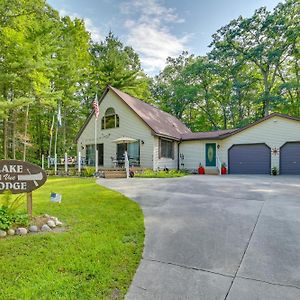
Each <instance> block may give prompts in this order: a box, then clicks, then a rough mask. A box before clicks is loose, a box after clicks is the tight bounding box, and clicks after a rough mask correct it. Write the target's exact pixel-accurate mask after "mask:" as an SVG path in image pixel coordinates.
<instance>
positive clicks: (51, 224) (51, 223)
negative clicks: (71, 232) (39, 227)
mask: <svg viewBox="0 0 300 300" xmlns="http://www.w3.org/2000/svg"><path fill="white" fill-rule="evenodd" d="M47 225H48V226H49V227H50V228H54V227H55V222H54V221H53V220H49V221H48V222H47Z"/></svg>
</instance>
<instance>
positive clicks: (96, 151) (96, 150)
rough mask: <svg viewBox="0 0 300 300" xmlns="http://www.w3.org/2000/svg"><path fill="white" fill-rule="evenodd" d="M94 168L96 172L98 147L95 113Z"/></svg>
mask: <svg viewBox="0 0 300 300" xmlns="http://www.w3.org/2000/svg"><path fill="white" fill-rule="evenodd" d="M95 170H96V173H97V172H98V149H97V118H96V114H95Z"/></svg>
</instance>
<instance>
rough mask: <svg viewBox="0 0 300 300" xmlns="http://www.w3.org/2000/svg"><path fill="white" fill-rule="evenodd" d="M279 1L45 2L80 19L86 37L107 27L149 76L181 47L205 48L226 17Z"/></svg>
mask: <svg viewBox="0 0 300 300" xmlns="http://www.w3.org/2000/svg"><path fill="white" fill-rule="evenodd" d="M279 2H280V0H207V1H205V0H48V3H49V4H50V5H51V6H52V7H53V8H55V9H57V10H58V11H59V12H60V13H61V15H69V16H71V17H79V18H83V19H84V20H85V22H86V27H87V29H88V30H89V31H90V32H91V36H92V39H93V40H95V41H98V42H99V41H101V40H103V39H104V37H105V36H106V35H107V33H108V32H109V30H112V31H113V32H114V34H115V35H116V36H118V38H119V39H120V40H121V41H122V42H123V43H124V44H126V45H130V46H132V47H133V48H134V49H135V50H136V51H137V52H138V53H139V55H140V58H141V61H142V66H143V68H144V70H145V71H146V73H148V74H149V75H154V74H157V73H158V72H159V71H160V70H162V69H163V67H164V65H165V61H166V58H167V57H168V56H172V57H174V56H178V55H179V54H180V53H181V52H182V51H183V50H188V51H189V52H190V53H194V54H196V55H203V54H205V53H207V52H208V51H209V48H208V45H209V44H210V42H211V35H212V34H213V33H215V32H216V30H217V29H219V28H220V27H221V26H224V25H226V24H227V23H228V22H229V21H230V20H232V19H235V18H237V17H239V16H240V15H242V16H243V17H248V16H251V15H252V14H253V12H254V10H255V9H257V8H259V7H261V6H266V7H267V8H268V9H269V10H272V9H273V8H274V7H275V6H276V5H277V4H278V3H279Z"/></svg>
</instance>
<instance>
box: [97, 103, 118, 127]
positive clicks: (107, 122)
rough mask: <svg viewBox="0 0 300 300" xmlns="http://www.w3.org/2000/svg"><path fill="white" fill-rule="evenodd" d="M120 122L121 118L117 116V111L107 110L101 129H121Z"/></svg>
mask: <svg viewBox="0 0 300 300" xmlns="http://www.w3.org/2000/svg"><path fill="white" fill-rule="evenodd" d="M119 125H120V120H119V116H118V115H117V114H116V112H115V110H114V109H113V108H112V107H110V108H108V109H107V110H106V112H105V114H104V117H103V118H102V122H101V128H102V129H109V128H116V127H119Z"/></svg>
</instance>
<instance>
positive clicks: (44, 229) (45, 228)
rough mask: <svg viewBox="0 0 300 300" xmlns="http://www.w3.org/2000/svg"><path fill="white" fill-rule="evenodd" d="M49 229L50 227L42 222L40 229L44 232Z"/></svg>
mask: <svg viewBox="0 0 300 300" xmlns="http://www.w3.org/2000/svg"><path fill="white" fill-rule="evenodd" d="M51 230H52V229H51V228H50V227H49V226H48V225H47V224H44V225H43V226H42V228H41V231H44V232H47V231H51Z"/></svg>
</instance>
